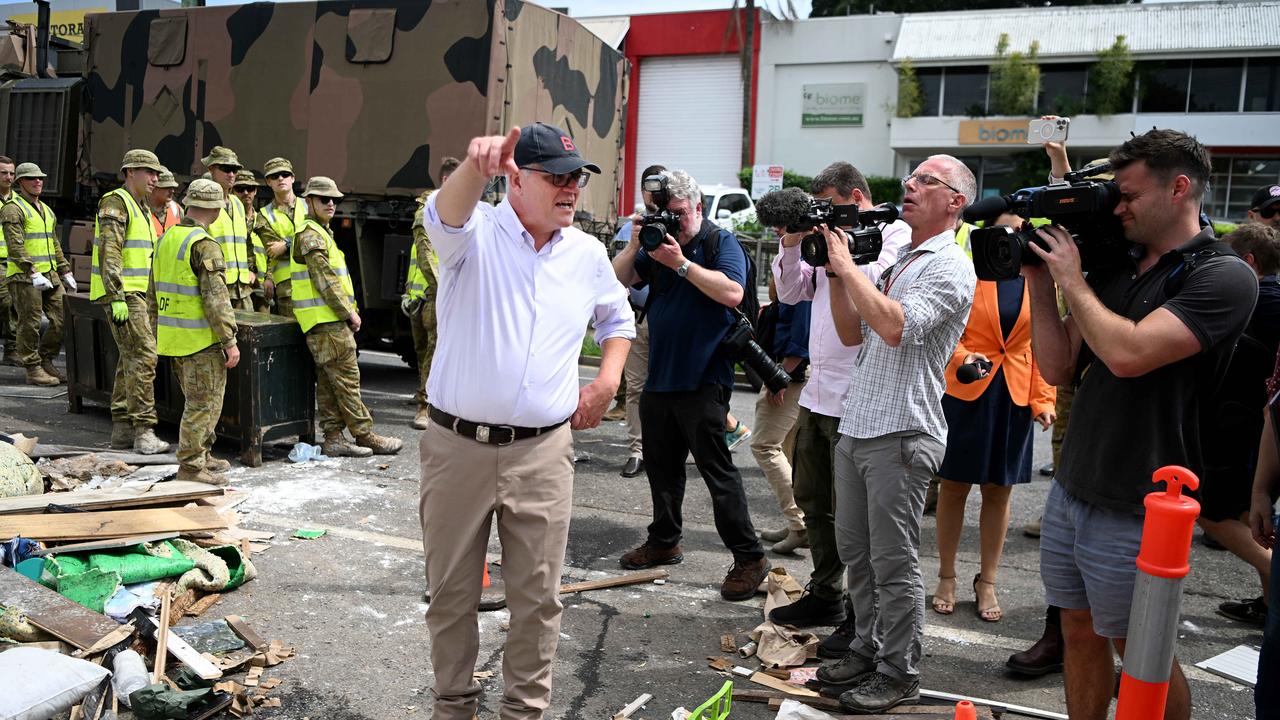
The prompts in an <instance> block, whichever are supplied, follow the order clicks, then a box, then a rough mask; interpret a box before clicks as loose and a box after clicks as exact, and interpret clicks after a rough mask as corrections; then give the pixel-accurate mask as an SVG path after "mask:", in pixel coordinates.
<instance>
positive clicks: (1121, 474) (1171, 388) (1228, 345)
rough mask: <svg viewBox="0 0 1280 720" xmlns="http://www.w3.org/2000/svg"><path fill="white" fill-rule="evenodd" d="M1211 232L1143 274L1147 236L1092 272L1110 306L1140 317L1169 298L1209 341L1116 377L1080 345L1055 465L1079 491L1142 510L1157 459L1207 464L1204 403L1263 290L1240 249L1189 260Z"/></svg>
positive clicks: (1100, 501)
mask: <svg viewBox="0 0 1280 720" xmlns="http://www.w3.org/2000/svg"><path fill="white" fill-rule="evenodd" d="M1213 241H1214V236H1213V231H1212V229H1206V230H1203V231H1201V232H1200V233H1199V234H1197V235H1196V236H1195V237H1193V238H1191V240H1190V241H1188V242H1187V243H1186V244H1184V245H1182V246H1181V247H1179V248H1178V249H1176V250H1172V251H1170V252H1167V253H1165V254H1164V256H1162V257H1161V258H1160V259H1159V260H1158V261H1157V262H1156V264H1155V265H1154V266H1152V267H1151V268H1150V269H1149V270H1147V271H1146V272H1145V273H1142V274H1141V275H1139V274H1138V259H1140V258H1141V255H1140V254H1139V253H1140V252H1141V251H1142V250H1143V248H1142V247H1141V246H1137V247H1135V248H1134V253H1132V254H1130V255H1129V256H1128V258H1127V259H1126V261H1125V262H1124V263H1122V264H1120V265H1118V266H1117V267H1115V268H1100V269H1096V270H1094V271H1093V272H1091V273H1089V278H1088V282H1089V286H1090V287H1091V288H1093V291H1094V292H1095V293H1097V295H1098V299H1099V300H1101V301H1102V304H1103V305H1104V306H1106V307H1107V308H1108V309H1110V310H1111V311H1112V312H1115V313H1117V314H1119V315H1123V316H1124V317H1127V318H1129V319H1130V320H1133V321H1135V322H1136V321H1139V320H1142V319H1143V318H1144V317H1146V316H1147V315H1149V314H1151V312H1152V311H1154V310H1155V309H1156V308H1160V307H1163V308H1165V309H1166V310H1168V311H1169V312H1171V313H1173V314H1174V315H1175V316H1176V317H1177V318H1178V319H1179V320H1181V321H1182V322H1183V323H1184V324H1185V325H1186V326H1187V327H1188V328H1189V329H1190V330H1191V332H1192V333H1194V334H1195V336H1196V337H1197V338H1198V339H1199V340H1200V347H1201V351H1200V352H1199V353H1197V354H1195V355H1192V356H1191V357H1188V358H1184V359H1182V360H1179V361H1178V362H1175V363H1171V364H1169V365H1165V366H1163V367H1160V368H1156V369H1155V370H1152V371H1151V372H1149V373H1147V374H1145V375H1142V376H1141V377H1136V378H1118V377H1116V376H1115V375H1114V374H1112V372H1111V370H1110V369H1109V368H1108V367H1107V366H1106V364H1105V363H1103V362H1102V361H1101V360H1098V359H1092V362H1090V359H1091V357H1092V356H1091V354H1090V353H1088V352H1087V349H1085V348H1082V349H1081V357H1080V362H1082V363H1088V365H1087V367H1086V368H1083V372H1082V375H1081V378H1080V385H1079V388H1078V389H1077V390H1076V395H1075V399H1074V401H1073V402H1072V405H1071V416H1070V421H1069V423H1070V424H1069V425H1068V426H1067V434H1066V438H1065V439H1064V441H1063V444H1062V458H1061V462H1060V467H1059V468H1058V472H1057V481H1058V482H1059V483H1061V484H1062V486H1063V487H1064V488H1065V489H1066V490H1067V492H1068V493H1070V494H1071V495H1072V496H1073V497H1075V498H1078V499H1080V500H1083V501H1085V502H1089V503H1092V504H1095V505H1101V506H1103V507H1108V508H1113V509H1117V510H1130V511H1134V512H1142V511H1143V505H1142V499H1143V497H1145V496H1146V495H1147V493H1149V492H1151V491H1152V490H1155V489H1156V487H1155V486H1154V485H1153V484H1152V482H1151V474H1152V472H1154V471H1155V470H1156V469H1157V468H1160V467H1162V466H1164V465H1182V466H1184V467H1187V468H1190V469H1191V470H1192V471H1193V472H1197V473H1200V472H1201V470H1202V467H1203V463H1202V461H1201V451H1200V410H1201V407H1200V406H1201V403H1202V402H1204V401H1205V399H1206V398H1208V397H1209V396H1211V394H1212V393H1213V392H1214V391H1215V389H1216V386H1217V381H1218V379H1219V378H1220V377H1221V375H1222V372H1223V371H1224V370H1225V369H1226V366H1227V362H1228V361H1229V360H1230V358H1231V352H1232V349H1233V348H1234V347H1235V343H1236V340H1237V339H1238V338H1239V337H1240V334H1241V332H1243V331H1244V328H1245V325H1246V324H1247V323H1248V322H1249V316H1250V314H1251V313H1252V312H1253V306H1254V303H1255V301H1256V300H1257V297H1258V281H1257V275H1255V274H1254V272H1253V270H1252V269H1250V267H1249V266H1248V265H1247V264H1245V262H1244V261H1243V260H1241V259H1240V258H1239V257H1236V256H1235V255H1226V254H1222V255H1214V256H1204V255H1201V256H1199V257H1197V258H1196V260H1195V262H1194V267H1191V266H1189V265H1188V264H1187V262H1186V257H1187V255H1188V254H1190V253H1195V252H1196V251H1197V250H1199V249H1202V248H1204V247H1205V246H1207V245H1209V244H1210V243H1212V242H1213ZM1171 278H1172V279H1171ZM1171 293H1172V297H1170V294H1171Z"/></svg>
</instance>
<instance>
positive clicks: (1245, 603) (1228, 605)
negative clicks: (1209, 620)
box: [1218, 597, 1267, 627]
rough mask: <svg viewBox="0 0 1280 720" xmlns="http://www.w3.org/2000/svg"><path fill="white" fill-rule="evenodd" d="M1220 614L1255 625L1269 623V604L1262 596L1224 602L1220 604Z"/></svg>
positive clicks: (1259, 625) (1260, 625)
mask: <svg viewBox="0 0 1280 720" xmlns="http://www.w3.org/2000/svg"><path fill="white" fill-rule="evenodd" d="M1218 614H1219V615H1221V616H1223V617H1226V618H1231V619H1232V620H1235V621H1237V622H1242V623H1244V624H1246V625H1253V626H1254V627H1262V626H1264V625H1266V624H1267V604H1266V603H1265V602H1263V601H1262V598H1261V597H1256V598H1252V599H1250V598H1245V599H1243V600H1231V601H1227V602H1224V603H1222V604H1221V605H1219V606H1218Z"/></svg>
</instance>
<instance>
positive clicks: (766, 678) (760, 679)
mask: <svg viewBox="0 0 1280 720" xmlns="http://www.w3.org/2000/svg"><path fill="white" fill-rule="evenodd" d="M750 679H751V682H753V683H755V684H757V685H763V686H765V687H767V688H773V689H774V690H778V691H780V692H784V693H786V694H788V695H797V696H799V697H806V698H816V697H819V695H818V693H816V692H814V691H812V690H810V689H808V688H802V687H800V686H799V685H792V684H791V683H788V682H784V681H782V680H779V679H778V678H776V677H773V676H771V675H765V674H764V673H762V672H758V673H756V674H754V675H752V676H751V678H750ZM836 704H837V705H838V704H839V703H838V702H837V703H836Z"/></svg>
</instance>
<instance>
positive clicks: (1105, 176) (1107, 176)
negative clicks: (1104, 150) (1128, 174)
mask: <svg viewBox="0 0 1280 720" xmlns="http://www.w3.org/2000/svg"><path fill="white" fill-rule="evenodd" d="M1109 162H1111V161H1110V160H1109V159H1108V158H1098V159H1097V160H1090V161H1089V162H1087V163H1085V164H1084V166H1085V167H1093V166H1094V165H1101V164H1103V163H1109ZM1086 179H1087V180H1115V179H1116V174H1115V173H1114V172H1102V173H1097V174H1096V175H1090V176H1089V177H1088V178H1086Z"/></svg>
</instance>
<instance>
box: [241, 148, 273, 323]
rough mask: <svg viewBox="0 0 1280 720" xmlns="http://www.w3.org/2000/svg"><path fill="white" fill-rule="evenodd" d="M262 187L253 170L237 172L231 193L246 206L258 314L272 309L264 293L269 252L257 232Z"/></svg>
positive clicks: (254, 301) (254, 300)
mask: <svg viewBox="0 0 1280 720" xmlns="http://www.w3.org/2000/svg"><path fill="white" fill-rule="evenodd" d="M260 187H262V183H260V182H258V178H257V177H256V176H255V175H254V174H253V171H252V170H237V171H236V177H235V182H234V183H233V184H232V185H231V192H232V194H234V195H235V196H236V197H237V198H240V204H241V205H243V206H244V219H245V227H246V228H248V230H249V249H250V250H252V251H253V256H252V257H251V258H250V260H251V262H252V264H253V275H254V283H253V309H254V310H255V311H256V312H269V311H270V309H271V308H270V307H268V303H267V297H266V295H265V294H264V291H263V287H264V283H265V281H266V279H267V250H266V247H264V245H263V243H262V238H260V237H258V233H257V232H256V230H255V225H256V224H257V218H256V215H257V212H258V211H257V210H256V209H255V200H257V198H258V188H260Z"/></svg>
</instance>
